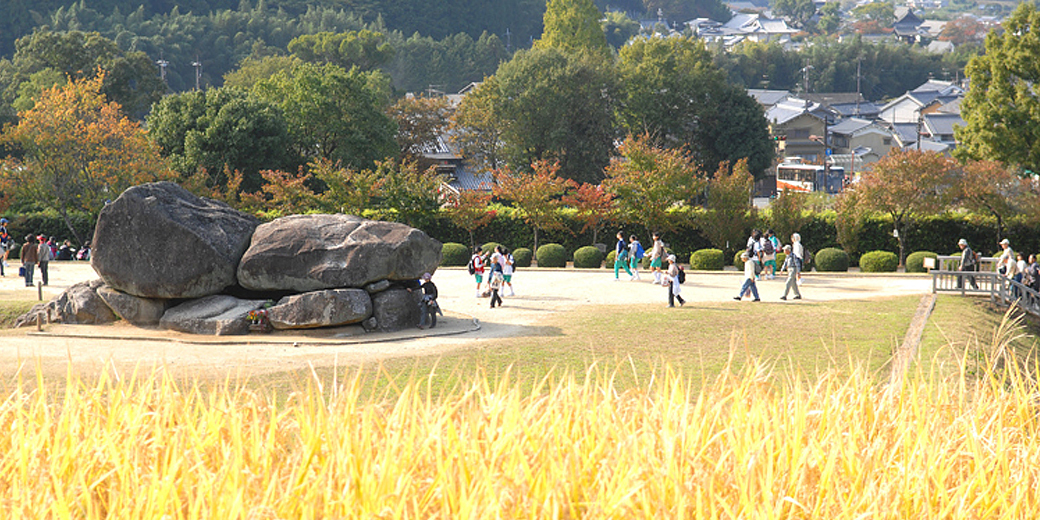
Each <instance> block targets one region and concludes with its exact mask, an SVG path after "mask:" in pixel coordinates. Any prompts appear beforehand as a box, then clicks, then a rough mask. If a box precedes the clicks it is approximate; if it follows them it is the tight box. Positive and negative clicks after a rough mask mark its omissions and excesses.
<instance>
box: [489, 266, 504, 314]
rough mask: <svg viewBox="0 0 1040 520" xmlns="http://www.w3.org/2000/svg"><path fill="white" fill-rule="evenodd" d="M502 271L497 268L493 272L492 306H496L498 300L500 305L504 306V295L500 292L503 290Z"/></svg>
mask: <svg viewBox="0 0 1040 520" xmlns="http://www.w3.org/2000/svg"><path fill="white" fill-rule="evenodd" d="M503 280H504V278H503V277H502V271H499V270H495V271H492V272H491V308H492V309H494V308H495V302H498V306H499V307H501V306H502V296H501V295H500V294H499V293H498V292H499V291H500V290H502V281H503Z"/></svg>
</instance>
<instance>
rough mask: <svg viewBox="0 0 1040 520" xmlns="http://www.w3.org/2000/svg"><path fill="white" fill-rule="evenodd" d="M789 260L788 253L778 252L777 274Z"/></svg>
mask: <svg viewBox="0 0 1040 520" xmlns="http://www.w3.org/2000/svg"><path fill="white" fill-rule="evenodd" d="M786 260H787V253H785V252H783V251H778V252H777V253H776V272H778V273H779V272H780V269H782V268H783V267H784V262H785V261H786Z"/></svg>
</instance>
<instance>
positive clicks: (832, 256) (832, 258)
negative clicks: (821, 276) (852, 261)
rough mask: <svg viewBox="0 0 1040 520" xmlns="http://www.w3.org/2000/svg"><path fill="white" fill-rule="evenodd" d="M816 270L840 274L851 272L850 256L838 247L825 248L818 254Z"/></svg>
mask: <svg viewBox="0 0 1040 520" xmlns="http://www.w3.org/2000/svg"><path fill="white" fill-rule="evenodd" d="M815 256H816V260H815V261H816V270H817V271H829V272H839V271H848V270H849V254H848V253H846V252H845V251H844V250H841V249H838V248H836V247H825V248H823V249H821V250H819V251H817V252H816V255H815Z"/></svg>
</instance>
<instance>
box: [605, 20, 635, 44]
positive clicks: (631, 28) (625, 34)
mask: <svg viewBox="0 0 1040 520" xmlns="http://www.w3.org/2000/svg"><path fill="white" fill-rule="evenodd" d="M603 32H604V33H606V35H607V43H608V44H610V46H611V47H613V48H615V49H620V48H621V46H622V45H624V44H625V42H627V41H628V40H629V39H631V38H632V37H633V36H635V35H637V34H639V22H637V21H635V20H633V19H631V18H629V17H628V16H627V15H625V13H622V12H620V11H607V12H606V14H605V15H604V16H603Z"/></svg>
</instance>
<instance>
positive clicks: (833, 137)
mask: <svg viewBox="0 0 1040 520" xmlns="http://www.w3.org/2000/svg"><path fill="white" fill-rule="evenodd" d="M828 144H829V145H830V149H831V153H830V156H829V157H828V160H827V162H828V164H830V165H831V166H841V167H843V168H845V172H846V174H848V175H849V176H850V177H852V176H854V174H855V173H856V172H858V171H862V170H863V166H865V165H867V164H870V163H873V162H876V161H878V160H879V159H881V158H882V157H884V156H886V155H888V152H889V151H890V150H891V149H892V148H894V147H896V146H897V141H896V138H895V136H894V135H893V134H892V131H891V130H889V129H887V128H885V127H883V126H881V125H879V124H877V123H874V122H873V121H868V120H866V119H861V118H857V117H850V118H847V119H843V120H842V121H840V122H839V123H837V124H835V125H834V126H831V127H830V128H828Z"/></svg>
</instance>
